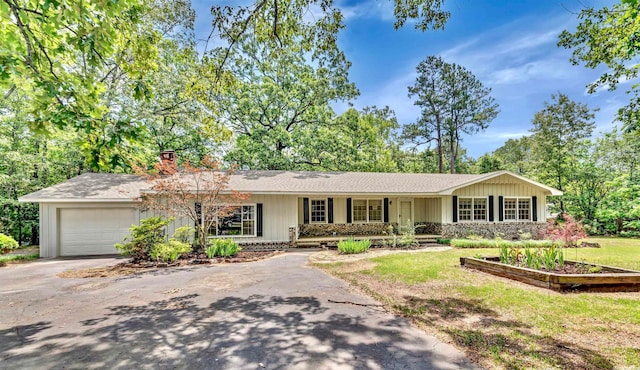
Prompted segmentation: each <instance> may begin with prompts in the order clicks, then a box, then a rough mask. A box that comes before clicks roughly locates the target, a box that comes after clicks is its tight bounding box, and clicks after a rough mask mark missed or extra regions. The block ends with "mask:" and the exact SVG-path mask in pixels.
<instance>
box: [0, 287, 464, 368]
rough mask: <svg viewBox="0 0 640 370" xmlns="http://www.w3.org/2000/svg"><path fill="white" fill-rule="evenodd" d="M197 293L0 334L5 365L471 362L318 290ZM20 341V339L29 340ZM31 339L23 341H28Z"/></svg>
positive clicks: (420, 364)
mask: <svg viewBox="0 0 640 370" xmlns="http://www.w3.org/2000/svg"><path fill="white" fill-rule="evenodd" d="M201 299H202V297H200V296H199V295H198V294H189V295H182V296H175V297H171V298H168V299H163V300H158V301H154V302H151V303H149V304H145V305H119V306H112V307H108V309H107V312H105V314H104V316H97V317H93V318H90V319H85V320H82V321H79V322H77V323H75V325H68V329H65V328H63V329H60V327H59V326H57V327H52V326H51V323H36V324H34V325H31V326H30V327H31V329H30V330H29V331H25V330H23V333H27V335H26V336H24V335H23V336H17V335H16V334H15V333H16V331H19V328H24V327H14V328H10V329H7V330H5V331H2V332H0V340H1V341H2V342H1V343H2V347H0V349H2V353H3V364H1V365H0V367H5V366H6V367H7V368H23V367H35V368H64V367H72V368H86V367H108V368H190V369H200V368H216V369H231V368H233V369H235V368H248V369H251V368H254V369H259V368H267V369H274V368H304V369H306V368H336V367H348V368H384V369H387V368H408V369H429V368H440V367H442V364H449V365H457V366H460V367H462V368H465V367H470V366H469V364H468V363H466V362H464V359H462V358H456V359H455V360H456V361H458V362H456V363H455V364H451V361H452V359H451V358H447V357H444V356H442V355H439V354H436V353H434V352H433V351H432V349H433V348H432V347H433V345H434V343H425V340H424V337H422V336H419V335H417V334H412V333H413V332H412V331H408V330H400V328H401V327H407V326H410V324H409V323H408V322H407V321H406V320H403V319H397V318H387V319H380V320H376V321H370V320H366V317H364V316H359V315H347V314H341V313H335V312H333V311H334V309H333V308H332V306H331V304H330V303H328V302H321V301H320V300H318V299H317V298H315V297H308V296H299V297H281V296H277V295H273V296H269V295H252V296H250V297H235V296H231V297H226V298H223V299H220V300H218V301H215V302H212V303H205V304H201V303H200V304H199V303H198V302H200V300H201ZM25 338H26V339H25ZM25 344H27V345H25Z"/></svg>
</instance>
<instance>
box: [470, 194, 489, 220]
mask: <svg viewBox="0 0 640 370" xmlns="http://www.w3.org/2000/svg"><path fill="white" fill-rule="evenodd" d="M473 220H474V221H486V220H487V199H486V198H482V199H480V198H478V199H474V200H473Z"/></svg>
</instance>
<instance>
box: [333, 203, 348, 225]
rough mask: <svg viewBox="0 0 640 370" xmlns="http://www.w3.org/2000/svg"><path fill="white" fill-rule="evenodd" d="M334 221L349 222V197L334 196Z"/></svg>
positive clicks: (338, 222) (337, 222)
mask: <svg viewBox="0 0 640 370" xmlns="http://www.w3.org/2000/svg"><path fill="white" fill-rule="evenodd" d="M333 222H334V223H336V224H345V223H347V198H333Z"/></svg>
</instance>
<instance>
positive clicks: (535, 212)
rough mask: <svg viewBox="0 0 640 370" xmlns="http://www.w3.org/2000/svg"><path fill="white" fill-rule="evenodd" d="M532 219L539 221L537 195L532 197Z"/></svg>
mask: <svg viewBox="0 0 640 370" xmlns="http://www.w3.org/2000/svg"><path fill="white" fill-rule="evenodd" d="M531 219H532V220H533V221H534V222H535V221H538V197H536V196H535V195H534V196H532V197H531Z"/></svg>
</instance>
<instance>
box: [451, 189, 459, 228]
mask: <svg viewBox="0 0 640 370" xmlns="http://www.w3.org/2000/svg"><path fill="white" fill-rule="evenodd" d="M452 198H453V222H458V196H457V195H454V196H453V197H452Z"/></svg>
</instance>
